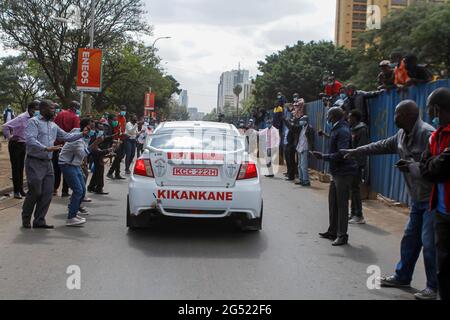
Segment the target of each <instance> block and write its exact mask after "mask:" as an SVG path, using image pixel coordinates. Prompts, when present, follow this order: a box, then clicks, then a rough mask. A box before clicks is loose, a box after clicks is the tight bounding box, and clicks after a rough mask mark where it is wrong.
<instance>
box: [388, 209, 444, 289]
mask: <svg viewBox="0 0 450 320" xmlns="http://www.w3.org/2000/svg"><path fill="white" fill-rule="evenodd" d="M422 247H423V258H424V262H425V272H426V275H427V287H428V288H430V289H433V290H436V289H437V276H436V248H435V243H434V213H431V212H430V211H429V203H428V202H413V205H412V208H411V213H410V215H409V221H408V223H407V225H406V228H405V233H404V235H403V239H402V241H401V247H400V256H401V258H400V262H399V263H398V264H397V267H396V270H395V275H396V278H397V280H398V281H400V282H402V283H406V284H409V283H411V281H412V276H413V273H414V267H415V266H416V262H417V260H418V259H419V256H420V251H421V250H422Z"/></svg>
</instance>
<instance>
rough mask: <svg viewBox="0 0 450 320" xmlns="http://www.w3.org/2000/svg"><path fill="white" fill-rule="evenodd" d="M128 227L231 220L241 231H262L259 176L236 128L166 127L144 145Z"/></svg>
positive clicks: (183, 123) (132, 184) (136, 167)
mask: <svg viewBox="0 0 450 320" xmlns="http://www.w3.org/2000/svg"><path fill="white" fill-rule="evenodd" d="M128 192H129V193H128V199H127V201H128V203H127V226H128V227H129V228H132V229H133V228H141V227H146V226H149V224H150V223H151V221H152V219H153V218H155V217H161V216H166V217H177V218H193V219H206V218H210V219H221V218H233V219H234V220H235V221H236V222H237V224H238V225H239V226H240V228H241V229H242V230H245V231H258V230H261V228H262V218H263V200H262V195H261V184H260V179H259V170H258V167H257V165H256V161H255V159H251V158H250V157H249V155H248V153H247V152H246V146H245V137H243V136H242V135H240V133H239V131H238V130H237V129H236V127H235V126H233V125H230V124H225V123H213V122H202V121H197V122H190V121H180V122H166V123H163V124H161V125H160V126H158V127H157V128H156V129H155V131H154V132H153V134H152V135H150V136H149V137H148V138H147V140H146V142H145V152H144V153H143V155H142V156H141V158H139V159H138V160H136V163H135V165H134V169H133V173H132V175H131V178H130V183H129V190H128Z"/></svg>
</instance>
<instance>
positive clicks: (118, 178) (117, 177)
mask: <svg viewBox="0 0 450 320" xmlns="http://www.w3.org/2000/svg"><path fill="white" fill-rule="evenodd" d="M114 179H116V180H126V178H124V177H122V176H120V175H119V176H116V177H115V178H114Z"/></svg>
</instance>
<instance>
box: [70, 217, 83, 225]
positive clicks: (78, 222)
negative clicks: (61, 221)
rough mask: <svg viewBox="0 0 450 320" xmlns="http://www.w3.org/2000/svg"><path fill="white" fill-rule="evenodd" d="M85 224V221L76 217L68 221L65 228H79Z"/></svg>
mask: <svg viewBox="0 0 450 320" xmlns="http://www.w3.org/2000/svg"><path fill="white" fill-rule="evenodd" d="M85 223H86V220H81V219H78V218H77V217H75V218H72V219H68V220H67V221H66V226H67V227H76V226H80V225H82V224H85Z"/></svg>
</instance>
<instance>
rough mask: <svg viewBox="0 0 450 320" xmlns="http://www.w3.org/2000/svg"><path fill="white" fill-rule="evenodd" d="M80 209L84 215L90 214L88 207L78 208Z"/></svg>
mask: <svg viewBox="0 0 450 320" xmlns="http://www.w3.org/2000/svg"><path fill="white" fill-rule="evenodd" d="M78 211H79V212H80V213H81V214H84V215H88V214H89V211H88V209H86V208H85V207H80V209H78Z"/></svg>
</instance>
